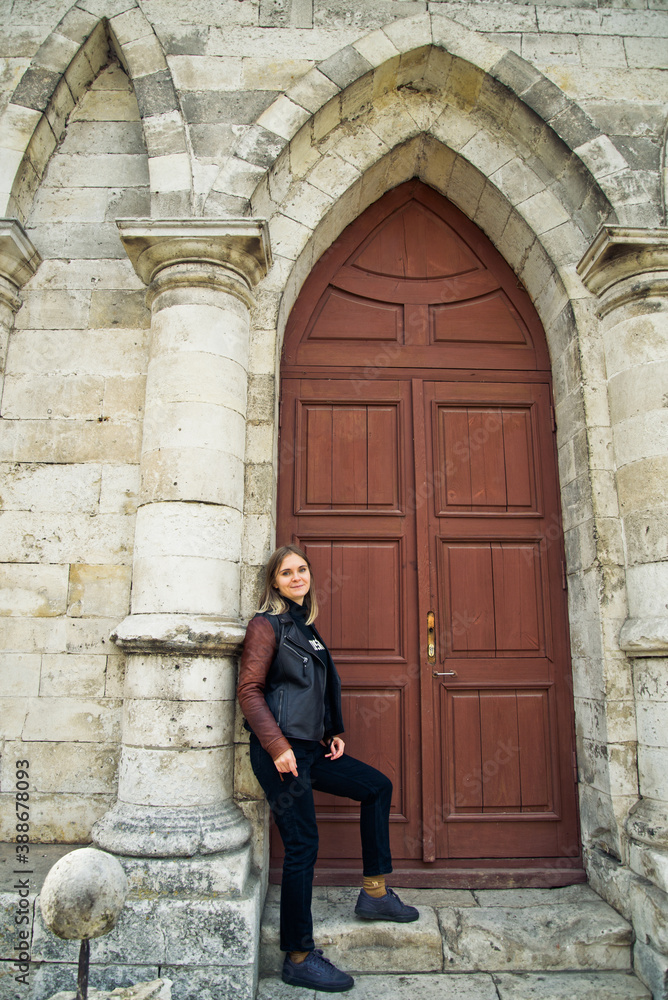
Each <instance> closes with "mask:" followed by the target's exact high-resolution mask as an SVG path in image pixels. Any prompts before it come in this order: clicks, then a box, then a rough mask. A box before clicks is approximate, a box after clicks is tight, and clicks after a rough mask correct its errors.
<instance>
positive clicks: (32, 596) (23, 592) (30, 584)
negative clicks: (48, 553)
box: [0, 563, 67, 618]
mask: <svg viewBox="0 0 668 1000" xmlns="http://www.w3.org/2000/svg"><path fill="white" fill-rule="evenodd" d="M66 574H67V566H37V565H27V566H25V565H20V564H18V565H11V564H9V563H4V564H2V565H0V615H29V616H31V617H35V618H52V617H54V616H56V615H62V614H64V613H65V607H64V599H65V604H66V598H65V592H66V591H65V589H64V588H66V584H65V579H66Z"/></svg>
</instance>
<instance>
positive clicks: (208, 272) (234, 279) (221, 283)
mask: <svg viewBox="0 0 668 1000" xmlns="http://www.w3.org/2000/svg"><path fill="white" fill-rule="evenodd" d="M181 288H218V289H220V290H221V291H223V292H227V294H228V295H234V296H235V298H237V299H241V301H242V302H243V303H244V305H245V306H246V307H247V308H248V309H250V308H252V306H253V304H254V300H253V293H252V292H251V289H250V285H249V283H248V281H247V280H246V279H245V278H244V277H243V276H242V275H241V274H239V273H238V272H237V271H233V270H231V269H230V268H229V267H222V266H221V265H220V264H205V263H197V264H193V263H190V262H188V263H187V264H168V265H167V267H163V268H162V269H161V270H160V271H158V272H157V274H156V276H155V277H154V279H153V281H152V282H151V284H150V285H149V287H148V290H147V292H146V305H147V306H148V308H149V309H151V308H153V310H154V312H155V311H157V310H158V309H159V308H160V303H158V304H156V305H155V306H154V303H155V301H156V299H157V298H158V297H159V296H161V295H163V294H164V293H165V292H170V291H175V290H178V289H181ZM161 302H162V304H163V305H164V304H165V303H164V300H161ZM166 304H167V305H169V301H167V303H166Z"/></svg>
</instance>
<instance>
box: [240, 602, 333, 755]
mask: <svg viewBox="0 0 668 1000" xmlns="http://www.w3.org/2000/svg"><path fill="white" fill-rule="evenodd" d="M272 619H273V621H272ZM275 626H277V627H275ZM313 631H314V632H315V634H316V637H317V638H318V639H319V640H320V642H321V643H322V646H323V647H324V648H323V650H322V651H321V653H320V655H318V654H317V653H316V652H315V651H314V650H313V649H312V648H311V646H310V645H309V643H308V640H307V639H306V638H305V636H304V635H303V634H302V633H301V632H300V630H299V629H298V628H297V626H296V625H295V623H294V621H293V620H292V617H291V616H290V614H289V613H287V612H285V613H283V614H281V615H270V614H269V613H268V612H263V613H260V614H257V615H256V616H255V617H254V618H253V619H252V621H251V622H250V624H249V626H248V631H247V633H246V640H245V642H244V650H243V654H242V657H241V669H240V674H239V686H238V694H239V702H240V704H241V708H242V711H243V713H244V715H245V717H246V720H247V722H248V725H249V728H250V730H251V731H252V732H254V733H255V734H256V736H257V737H258V739H259V740H260V742H261V743H262V745H263V747H264V748H265V749H266V750H269V752H270V753H271V754H272V756H274V757H276V756H277V751H278V752H280V749H281V747H282V748H283V749H285V748H286V746H287V745H288V744H287V741H281V742H280V743H279V742H278V740H277V737H280V736H281V735H282V736H283V737H284V738H285V737H287V739H290V738H291V737H292V738H293V739H301V740H320V739H323V738H324V739H329V738H330V737H332V736H338V735H339V734H340V733H342V732H343V718H342V714H341V681H340V679H339V675H338V673H337V670H336V667H335V666H334V663H333V661H332V658H331V656H330V655H329V652H328V651H327V648H326V647H325V643H324V642H323V640H322V638H321V637H320V635H318V633H317V631H316V630H315V629H313ZM270 633H271V634H270ZM276 633H278V635H279V637H280V642H279V643H278V644H277V643H276ZM272 639H273V641H272ZM323 709H324V711H323Z"/></svg>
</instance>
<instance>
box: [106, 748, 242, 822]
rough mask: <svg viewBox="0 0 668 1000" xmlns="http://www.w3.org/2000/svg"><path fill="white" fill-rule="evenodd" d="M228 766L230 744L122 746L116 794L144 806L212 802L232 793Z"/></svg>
mask: <svg viewBox="0 0 668 1000" xmlns="http://www.w3.org/2000/svg"><path fill="white" fill-rule="evenodd" d="M232 769H233V750H232V747H213V748H209V747H207V748H203V749H200V750H178V751H176V750H156V749H149V748H141V747H127V746H126V747H124V749H123V754H122V756H121V763H120V767H119V777H118V787H119V798H120V799H121V801H122V802H129V803H135V804H137V805H146V806H184V807H189V806H193V807H194V806H198V805H199V806H207V805H216V804H218V803H219V802H222V801H224V800H225V799H227V798H229V797H230V796H231V794H232Z"/></svg>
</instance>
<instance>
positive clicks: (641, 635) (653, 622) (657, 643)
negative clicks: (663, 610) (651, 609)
mask: <svg viewBox="0 0 668 1000" xmlns="http://www.w3.org/2000/svg"><path fill="white" fill-rule="evenodd" d="M619 645H620V648H621V649H623V650H624V652H625V653H626V655H627V656H668V617H666V618H627V620H626V621H625V622H624V624H623V625H622V630H621V632H620V633H619Z"/></svg>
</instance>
